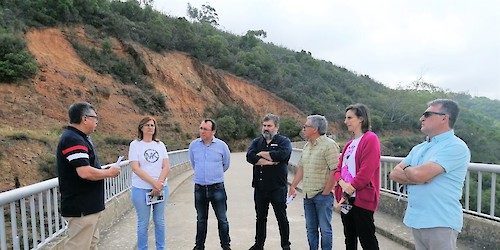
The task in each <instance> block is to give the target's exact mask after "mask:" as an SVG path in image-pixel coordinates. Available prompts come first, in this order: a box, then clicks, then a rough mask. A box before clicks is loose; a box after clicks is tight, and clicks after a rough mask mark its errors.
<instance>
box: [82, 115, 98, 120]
mask: <svg viewBox="0 0 500 250" xmlns="http://www.w3.org/2000/svg"><path fill="white" fill-rule="evenodd" d="M85 117H90V118H94V119H95V120H96V121H99V117H97V115H85Z"/></svg>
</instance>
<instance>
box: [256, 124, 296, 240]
mask: <svg viewBox="0 0 500 250" xmlns="http://www.w3.org/2000/svg"><path fill="white" fill-rule="evenodd" d="M278 129H279V117H278V116H276V115H274V114H267V115H265V116H264V118H263V119H262V135H261V136H259V137H257V138H255V139H254V140H253V141H252V143H251V144H250V147H248V151H247V161H248V162H249V163H251V164H252V165H253V180H252V187H254V202H255V213H256V215H257V218H256V223H255V225H256V229H255V245H253V246H252V247H251V248H250V250H262V249H264V242H265V240H266V226H267V225H266V224H267V223H266V222H267V214H268V210H269V204H271V205H272V206H273V210H274V214H275V215H276V220H277V221H278V227H279V231H280V235H281V247H282V248H283V249H290V241H289V234H290V226H289V223H288V218H287V215H286V200H287V197H286V195H287V191H288V190H287V183H288V182H287V174H288V160H290V154H291V153H292V143H291V142H290V139H288V137H286V136H283V135H280V134H278Z"/></svg>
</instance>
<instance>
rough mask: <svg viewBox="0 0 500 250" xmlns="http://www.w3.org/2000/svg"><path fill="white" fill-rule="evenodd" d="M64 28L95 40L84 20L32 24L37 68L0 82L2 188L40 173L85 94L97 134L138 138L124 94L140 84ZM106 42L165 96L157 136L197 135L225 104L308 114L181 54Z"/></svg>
mask: <svg viewBox="0 0 500 250" xmlns="http://www.w3.org/2000/svg"><path fill="white" fill-rule="evenodd" d="M69 30H71V32H72V35H75V34H74V33H76V35H77V36H78V39H79V42H82V43H85V44H88V45H90V46H96V47H97V46H99V44H100V43H99V42H98V41H96V40H93V39H92V38H90V37H88V36H87V35H86V34H85V30H84V28H82V27H76V28H65V27H62V28H50V29H37V30H31V31H29V32H28V33H27V34H26V40H27V42H28V49H29V50H30V52H31V53H32V54H33V55H34V56H35V58H36V60H37V61H38V63H39V64H40V71H39V73H38V75H37V76H36V77H35V78H34V79H31V80H28V81H25V82H23V83H21V84H5V83H0V171H1V172H2V173H3V174H2V176H0V185H1V186H0V190H6V189H10V188H13V187H15V186H16V185H18V186H19V185H20V186H24V185H28V184H31V183H34V182H37V181H39V180H40V178H41V177H40V174H39V172H38V168H39V162H40V159H41V158H50V155H51V154H53V153H54V152H53V151H52V150H54V149H55V143H56V140H57V136H58V133H59V132H60V129H61V128H62V127H63V126H65V125H66V124H67V113H66V112H67V108H68V106H69V105H70V104H71V103H73V102H75V101H87V102H90V103H92V104H93V105H94V106H95V107H96V108H97V112H98V114H99V116H100V118H101V119H100V121H99V126H98V131H97V133H98V134H101V135H106V136H116V137H122V138H128V139H130V140H132V139H133V138H134V137H135V126H136V124H137V123H138V121H139V120H140V119H141V118H142V117H143V115H144V114H143V111H141V110H140V109H139V108H138V107H137V106H136V105H135V104H134V103H133V102H132V100H131V99H130V97H129V96H130V95H129V94H127V93H130V91H132V90H134V89H135V91H137V88H136V87H134V86H130V85H124V84H122V83H120V82H119V81H117V80H115V79H113V77H112V76H110V75H103V74H99V73H97V72H95V71H94V70H93V69H92V68H91V67H89V66H88V65H87V64H85V63H84V62H83V61H82V60H81V59H80V58H79V56H78V55H77V53H76V52H75V50H74V48H73V46H72V45H71V43H70V42H69V39H68V33H69V32H70V31H69ZM75 31H76V32H75ZM111 41H112V51H113V52H114V53H115V54H117V55H119V56H122V57H124V58H128V59H130V60H134V58H137V57H139V58H140V59H141V61H142V63H143V65H144V66H145V69H146V71H147V80H148V81H149V82H150V83H152V84H153V85H154V88H155V89H156V90H155V91H159V92H160V93H161V94H163V95H164V96H165V98H166V107H165V109H166V110H167V112H165V113H163V114H158V115H157V119H158V121H159V125H160V126H161V128H163V129H162V134H161V135H162V136H161V139H162V140H165V138H166V137H176V138H182V139H184V140H186V141H189V140H191V139H193V138H195V137H196V135H197V128H198V124H199V122H200V120H201V119H203V118H205V116H207V114H208V115H209V114H210V110H214V109H216V108H217V107H221V106H224V105H233V104H237V105H240V106H242V107H243V108H244V110H246V111H247V112H250V113H252V114H253V115H254V116H256V117H260V116H262V115H263V114H265V113H267V112H272V113H275V114H278V115H280V116H282V117H288V118H293V119H296V120H297V121H300V122H301V121H302V120H303V119H304V117H305V115H304V114H303V113H302V112H301V111H300V110H298V109H297V108H296V107H294V106H293V105H291V104H289V103H287V102H285V101H284V100H282V99H280V98H278V97H276V96H274V95H272V94H271V93H269V92H267V91H265V90H263V89H261V88H259V87H257V86H256V85H254V84H251V83H249V82H246V81H245V80H243V79H240V78H238V77H235V76H232V75H230V74H228V73H226V72H222V71H219V70H215V69H213V68H210V67H208V66H206V65H203V64H202V63H200V62H199V61H198V60H196V59H194V58H192V57H190V56H188V55H186V54H183V53H180V52H175V51H171V52H165V53H163V54H159V53H156V52H153V51H151V50H149V49H146V48H143V47H141V46H140V45H138V44H134V43H125V42H122V41H118V40H116V39H113V38H111ZM122 150H124V149H122ZM16 182H17V184H16Z"/></svg>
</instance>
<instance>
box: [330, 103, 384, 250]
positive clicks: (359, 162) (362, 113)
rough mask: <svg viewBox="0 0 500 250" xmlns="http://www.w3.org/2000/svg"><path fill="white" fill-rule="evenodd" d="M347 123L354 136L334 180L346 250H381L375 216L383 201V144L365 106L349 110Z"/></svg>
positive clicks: (342, 155) (334, 174)
mask: <svg viewBox="0 0 500 250" xmlns="http://www.w3.org/2000/svg"><path fill="white" fill-rule="evenodd" d="M344 123H345V124H346V126H347V130H349V132H352V133H353V139H352V140H350V141H349V142H347V143H346V145H345V146H344V149H343V150H342V154H341V155H340V158H339V165H338V166H337V169H336V170H335V172H333V174H332V175H333V178H334V181H335V183H336V184H335V187H334V189H335V198H336V200H337V203H338V205H337V208H338V209H340V210H341V213H340V215H341V218H342V224H343V225H344V236H345V244H346V249H347V250H351V249H357V247H358V238H359V241H360V242H361V246H362V247H363V249H379V246H378V240H377V237H376V236H375V224H374V220H373V214H374V212H375V210H376V209H377V207H378V202H379V198H380V141H379V139H378V137H377V135H376V134H375V133H373V132H372V131H370V130H371V125H370V124H371V121H370V113H369V111H368V108H367V107H366V106H365V105H364V104H361V103H357V104H354V105H350V106H348V107H347V108H346V113H345V120H344Z"/></svg>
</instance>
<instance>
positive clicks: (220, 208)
mask: <svg viewBox="0 0 500 250" xmlns="http://www.w3.org/2000/svg"><path fill="white" fill-rule="evenodd" d="M194 203H195V207H196V213H197V217H196V246H198V247H200V248H204V247H205V239H206V238H207V225H208V224H207V222H208V206H209V204H210V203H212V208H213V209H214V212H215V217H217V222H218V227H219V239H220V244H221V246H229V243H230V242H231V239H230V237H229V222H228V221H227V216H226V212H227V196H226V190H225V189H224V183H217V184H213V185H208V186H202V185H198V184H195V186H194Z"/></svg>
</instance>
